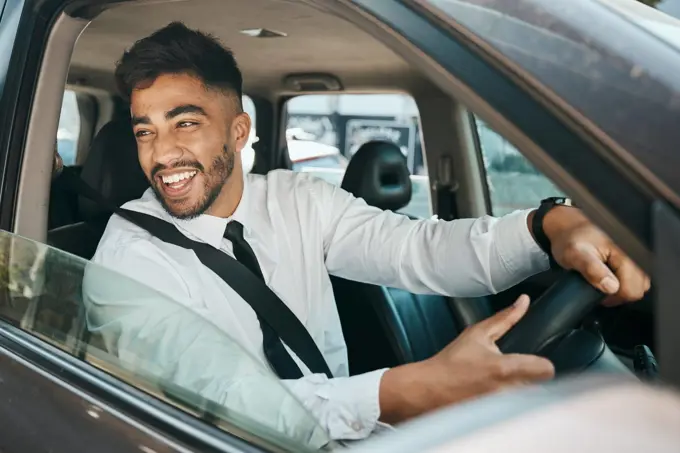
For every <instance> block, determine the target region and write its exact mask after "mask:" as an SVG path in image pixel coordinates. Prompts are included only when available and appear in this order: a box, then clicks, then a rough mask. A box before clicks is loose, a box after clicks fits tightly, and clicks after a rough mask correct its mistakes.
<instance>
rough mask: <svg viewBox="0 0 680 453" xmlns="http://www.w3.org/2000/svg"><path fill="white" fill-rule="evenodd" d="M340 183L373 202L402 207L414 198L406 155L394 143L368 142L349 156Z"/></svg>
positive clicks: (375, 204) (374, 203)
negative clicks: (350, 157)
mask: <svg viewBox="0 0 680 453" xmlns="http://www.w3.org/2000/svg"><path fill="white" fill-rule="evenodd" d="M341 187H342V188H343V189H345V190H346V191H348V192H350V193H351V194H353V195H354V196H355V197H360V198H363V199H364V200H366V203H368V204H369V205H371V206H376V207H378V208H380V209H387V210H391V211H396V210H398V209H401V208H403V207H404V206H406V205H407V204H408V203H409V202H410V201H411V178H410V177H409V171H408V165H407V164H406V157H405V156H404V154H403V153H402V152H401V150H400V149H399V147H398V146H397V145H395V144H394V143H389V142H383V141H372V142H368V143H365V144H363V145H361V147H360V148H359V149H358V150H357V152H356V153H355V154H354V156H352V159H350V161H349V165H347V170H346V172H345V176H344V178H343V179H342V186H341Z"/></svg>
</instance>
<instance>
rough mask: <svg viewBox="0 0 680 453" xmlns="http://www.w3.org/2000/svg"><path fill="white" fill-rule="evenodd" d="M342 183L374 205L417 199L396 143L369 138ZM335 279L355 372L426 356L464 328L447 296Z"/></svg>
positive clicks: (403, 203) (401, 203) (399, 204)
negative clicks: (460, 325) (412, 194)
mask: <svg viewBox="0 0 680 453" xmlns="http://www.w3.org/2000/svg"><path fill="white" fill-rule="evenodd" d="M342 188H344V189H345V190H347V191H349V192H350V193H352V194H353V195H354V196H356V197H360V198H363V199H364V200H365V201H366V202H367V203H368V204H370V205H372V206H376V207H379V208H381V209H385V210H392V211H396V210H399V209H401V208H403V207H404V206H406V205H407V204H408V203H409V202H410V200H411V179H410V175H409V171H408V167H407V163H406V157H405V156H404V155H403V154H402V152H401V150H400V149H399V147H397V146H396V145H394V144H392V143H388V142H378V141H373V142H369V143H366V144H364V145H363V146H361V147H360V148H359V150H357V152H356V154H355V155H354V156H353V157H352V159H351V160H350V163H349V165H348V166H347V171H346V173H345V177H344V179H343V181H342ZM331 281H332V283H333V291H334V294H335V298H336V302H337V306H338V312H339V314H340V320H341V323H342V326H343V332H344V335H345V341H346V343H347V350H348V355H349V362H350V372H351V373H352V374H359V373H363V372H367V371H370V370H374V369H378V368H383V367H393V366H396V365H400V364H404V363H408V362H414V361H418V360H423V359H425V358H428V357H430V356H432V355H434V354H435V353H436V352H437V351H439V350H441V348H443V347H444V346H445V345H447V344H448V343H449V342H450V341H451V340H453V338H455V336H456V335H457V333H458V332H459V331H460V328H459V327H458V325H457V322H456V319H455V317H454V316H453V313H452V311H451V308H450V306H449V300H448V299H447V298H445V297H441V296H432V295H418V294H412V293H409V292H407V291H404V290H401V289H396V288H385V287H380V286H375V285H369V284H365V283H360V282H355V281H350V280H345V279H341V278H337V277H332V278H331Z"/></svg>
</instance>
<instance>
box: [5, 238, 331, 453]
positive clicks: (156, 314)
mask: <svg viewBox="0 0 680 453" xmlns="http://www.w3.org/2000/svg"><path fill="white" fill-rule="evenodd" d="M102 298H106V300H108V301H109V302H110V301H111V300H115V301H117V303H116V304H113V305H112V304H110V303H109V304H107V305H106V306H105V308H104V305H100V304H99V303H98V301H100V300H102ZM0 317H2V319H3V320H4V321H5V322H8V323H10V324H12V325H14V326H16V327H19V328H21V329H24V330H26V331H28V332H30V333H31V334H33V335H34V336H36V337H38V338H40V339H42V340H44V341H47V342H49V343H51V344H52V345H54V346H56V347H58V348H59V349H61V350H63V351H66V352H67V353H69V354H71V355H73V356H74V357H77V358H78V359H80V360H83V361H85V362H87V363H89V364H90V365H93V366H95V367H97V368H99V369H101V370H103V371H105V372H107V373H109V374H111V375H113V376H114V377H116V378H118V379H120V380H122V381H124V382H126V383H128V384H130V385H133V386H134V387H137V388H139V389H141V390H143V391H145V392H147V393H149V394H151V395H153V396H155V397H157V398H159V399H161V400H163V401H165V402H168V403H170V404H173V405H174V406H177V407H180V408H181V409H183V410H185V411H187V412H189V413H191V414H193V415H195V416H200V417H201V418H203V419H204V420H205V419H209V420H210V422H211V423H212V424H215V425H216V426H218V427H220V428H222V429H224V430H226V431H229V432H231V433H232V434H235V435H239V436H241V437H248V438H249V440H252V439H253V437H254V438H256V439H257V438H259V439H263V440H265V441H267V442H268V443H274V444H276V445H278V446H280V447H282V448H284V449H285V450H288V451H308V450H318V449H320V448H322V447H324V446H325V447H330V444H329V439H328V437H327V435H326V433H325V432H324V431H323V429H322V428H321V427H320V426H319V424H318V423H317V422H316V421H315V420H314V419H313V417H312V416H311V415H310V413H309V412H307V410H305V408H304V407H303V406H302V405H301V404H300V403H299V401H298V400H297V399H295V398H294V397H293V396H292V395H291V394H290V392H289V391H288V390H287V389H286V388H285V387H284V386H283V385H282V384H281V381H279V380H278V378H277V377H276V376H274V375H273V373H271V372H270V371H269V370H268V369H266V368H265V367H264V366H263V365H262V364H260V362H258V361H257V360H256V359H255V358H253V357H252V356H250V355H249V354H248V353H247V352H246V351H245V350H244V349H243V348H242V347H241V346H240V345H239V344H238V343H236V342H235V341H234V340H233V339H232V338H231V337H230V336H229V335H227V334H226V333H225V332H223V331H221V330H219V329H217V328H216V327H215V326H214V325H213V324H211V322H210V321H209V320H207V319H206V318H204V317H202V316H200V315H198V314H196V313H195V312H194V311H192V310H189V309H188V308H186V307H184V306H183V305H181V304H180V303H178V302H175V301H173V300H171V299H169V298H168V297H167V296H164V295H162V294H160V293H158V292H156V291H154V290H152V289H150V288H148V287H146V286H145V285H142V284H141V283H138V282H136V281H134V280H132V279H130V278H127V277H124V276H122V275H120V274H118V273H116V272H113V271H111V270H108V269H105V268H103V267H101V266H98V265H95V264H92V263H90V262H88V261H85V260H83V259H80V258H78V257H75V256H73V255H70V254H68V253H65V252H62V251H60V250H57V249H54V248H51V247H49V246H47V245H44V244H40V243H37V242H33V241H30V240H27V239H24V238H21V237H18V236H15V235H13V234H11V233H7V232H4V231H0ZM123 324H124V325H125V329H123V328H122V325H123ZM180 329H181V331H182V335H176V333H177V332H178V331H180ZM168 336H172V337H176V338H183V339H184V340H181V341H180V340H178V341H175V342H174V343H173V342H168V341H167V339H168V338H167V337H168ZM161 339H162V340H163V341H161ZM161 345H163V346H161ZM161 348H163V349H161ZM206 351H208V352H209V354H206ZM163 354H167V355H171V356H172V357H173V358H174V359H175V360H176V363H177V364H178V366H177V367H175V369H167V367H163V368H161V367H158V366H157V365H156V363H157V362H160V360H159V356H160V355H163ZM180 363H181V364H182V365H183V366H182V367H180V366H179V364H180ZM180 369H194V370H195V369H200V370H202V373H193V374H194V375H193V376H184V375H182V373H180V372H179V371H178V370H180ZM196 375H198V377H197V376H196ZM215 395H217V396H215ZM284 413H285V417H283V416H282V414H284Z"/></svg>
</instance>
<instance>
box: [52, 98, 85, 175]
mask: <svg viewBox="0 0 680 453" xmlns="http://www.w3.org/2000/svg"><path fill="white" fill-rule="evenodd" d="M79 138H80V112H79V111H78V101H77V100H76V93H75V92H74V91H73V90H66V91H64V98H63V101H62V103H61V114H60V116H59V127H58V129H57V150H58V151H59V155H60V156H61V159H62V160H63V162H64V165H75V164H76V158H77V157H78V156H77V155H78V139H79Z"/></svg>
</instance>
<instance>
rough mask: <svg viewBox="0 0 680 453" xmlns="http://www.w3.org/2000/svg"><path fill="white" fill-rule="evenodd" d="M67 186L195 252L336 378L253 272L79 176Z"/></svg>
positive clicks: (302, 354) (305, 357) (308, 361)
mask: <svg viewBox="0 0 680 453" xmlns="http://www.w3.org/2000/svg"><path fill="white" fill-rule="evenodd" d="M64 176H65V175H64ZM67 182H68V184H69V186H70V187H71V188H72V189H73V190H74V191H75V192H76V193H78V194H79V195H81V196H84V197H86V198H89V199H90V200H92V201H94V202H95V203H97V204H99V205H100V206H101V207H103V208H106V209H107V210H110V211H112V212H114V213H116V214H117V215H119V216H120V217H122V218H124V219H125V220H127V221H128V222H131V223H133V224H135V225H137V226H138V227H140V228H142V229H144V230H146V231H148V232H149V233H151V234H152V235H153V236H155V237H157V238H158V239H160V240H161V241H163V242H167V243H170V244H174V245H176V246H179V247H182V248H185V249H190V250H193V251H194V253H195V254H196V256H197V257H198V259H199V260H200V261H201V263H203V265H205V266H206V267H207V268H209V269H210V270H212V271H213V272H214V273H215V274H217V275H218V276H219V277H220V278H221V279H222V280H224V282H225V283H227V284H228V285H229V286H230V287H231V288H232V289H233V290H234V291H236V292H237V293H238V295H239V296H241V297H242V298H243V300H245V301H246V302H247V303H248V305H250V306H251V307H252V309H253V310H255V312H256V313H257V314H258V315H259V316H260V317H261V318H262V319H264V320H265V321H266V322H267V323H268V324H269V325H270V326H271V327H272V328H273V329H274V331H275V332H276V334H277V335H279V337H280V338H281V340H283V342H284V343H285V344H286V345H288V347H290V348H291V349H292V350H293V352H295V354H296V355H297V356H298V357H299V358H300V360H302V361H303V362H304V363H305V365H307V367H308V368H309V369H310V370H311V371H312V372H313V373H324V374H325V375H326V376H328V377H329V378H331V377H332V374H331V371H330V369H329V368H328V364H327V363H326V361H325V359H324V357H323V355H322V354H321V351H320V350H319V347H318V346H317V344H316V343H315V342H314V339H313V338H312V336H311V335H310V334H309V332H308V331H307V329H306V328H305V326H304V325H303V324H302V322H300V320H299V319H298V317H297V316H295V314H294V313H293V312H292V311H291V310H290V308H288V306H287V305H286V304H285V303H284V302H283V301H282V300H281V299H280V298H279V297H278V296H277V295H276V294H275V293H274V292H273V291H272V290H271V289H270V288H269V287H268V286H267V285H266V284H265V283H264V282H263V281H262V280H260V279H259V278H257V277H256V276H255V274H253V273H252V272H251V271H250V269H248V268H247V267H245V266H244V265H243V264H241V263H239V262H238V261H237V260H235V259H234V258H232V257H231V256H229V255H227V254H226V253H223V252H221V251H219V250H217V249H215V248H214V247H211V246H210V245H208V244H205V243H202V242H198V241H193V240H191V239H189V238H188V237H186V236H185V235H184V234H182V232H181V231H179V230H178V229H177V227H175V226H174V225H172V224H171V223H169V222H166V221H165V220H162V219H159V218H157V217H154V216H151V215H148V214H144V213H141V212H136V211H131V210H127V209H122V208H119V207H118V206H116V205H115V204H114V203H112V202H111V201H110V200H107V199H106V198H104V196H102V195H101V194H100V193H98V192H97V191H96V190H94V189H93V188H92V187H90V186H89V185H88V184H87V183H86V182H85V181H83V180H82V179H80V178H79V177H77V176H75V175H73V176H71V175H69V176H68V177H67Z"/></svg>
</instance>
